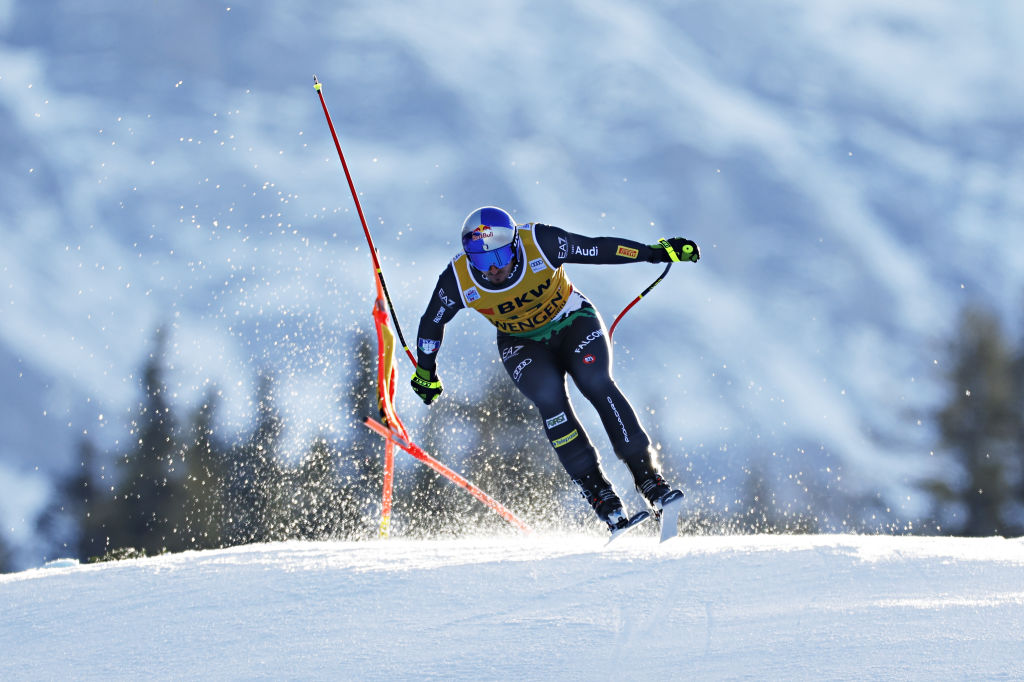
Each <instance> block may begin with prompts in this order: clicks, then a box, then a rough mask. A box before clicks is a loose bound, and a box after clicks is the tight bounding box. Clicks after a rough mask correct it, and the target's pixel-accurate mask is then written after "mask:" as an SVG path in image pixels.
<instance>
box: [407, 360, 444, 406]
mask: <svg viewBox="0 0 1024 682" xmlns="http://www.w3.org/2000/svg"><path fill="white" fill-rule="evenodd" d="M411 383H412V390H414V391H415V392H416V395H418V396H419V397H420V400H422V401H423V403H424V404H425V405H429V404H430V403H432V402H434V401H435V400H437V396H439V395H441V393H442V392H443V391H444V386H442V385H441V380H440V379H438V378H437V373H435V372H434V371H433V370H430V369H423V368H422V367H417V368H416V373H415V374H413V375H412V382H411Z"/></svg>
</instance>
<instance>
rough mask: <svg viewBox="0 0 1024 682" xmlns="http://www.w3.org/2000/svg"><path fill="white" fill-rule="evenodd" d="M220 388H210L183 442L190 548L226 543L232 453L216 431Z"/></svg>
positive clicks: (187, 529)
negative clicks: (229, 468)
mask: <svg viewBox="0 0 1024 682" xmlns="http://www.w3.org/2000/svg"><path fill="white" fill-rule="evenodd" d="M216 406H217V392H216V390H215V389H214V388H210V389H209V390H208V391H207V392H206V395H205V397H204V399H203V401H202V403H201V404H200V405H199V407H198V408H197V409H196V411H195V413H194V414H193V416H192V419H191V428H190V431H189V435H188V437H187V438H185V442H184V445H183V457H182V459H183V461H184V467H185V480H184V483H183V491H184V510H183V516H184V532H185V536H186V543H185V544H186V547H187V548H189V549H212V548H216V547H223V546H224V544H225V542H226V540H227V538H226V536H225V524H226V518H225V506H226V502H225V500H226V496H227V481H228V461H227V457H228V454H227V453H226V452H225V451H224V449H223V448H222V447H221V446H220V444H219V443H218V442H217V440H216V438H215V435H214V417H215V411H216Z"/></svg>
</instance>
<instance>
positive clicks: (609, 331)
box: [608, 263, 672, 342]
mask: <svg viewBox="0 0 1024 682" xmlns="http://www.w3.org/2000/svg"><path fill="white" fill-rule="evenodd" d="M671 267H672V263H669V264H668V265H666V266H665V269H664V270H662V272H661V274H660V275H659V276H658V279H656V280H654V281H653V282H651V285H650V286H649V287H647V288H646V289H644V290H643V291H642V292H641V293H640V295H639V296H637V297H636V298H634V299H633V302H632V303H630V304H629V305H627V306H626V307H625V308H623V309H622V312H621V313H619V314H618V315H617V316H616V317H615V321H614V322H612V326H611V328H610V329H609V330H608V341H609V342H611V340H612V334H613V333H614V332H615V325H617V324H618V323H619V320H621V319H622V317H623V316H624V315H625V314H626V313H628V312H629V309H630V308H632V307H633V306H635V305H636V304H637V303H639V302H640V299H641V298H643V297H644V296H646V295H647V294H649V293H651V289H653V288H654V287H656V286H658V284H660V283H661V280H663V279H665V275H667V274H668V271H669V268H671Z"/></svg>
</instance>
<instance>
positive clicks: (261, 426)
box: [224, 373, 287, 545]
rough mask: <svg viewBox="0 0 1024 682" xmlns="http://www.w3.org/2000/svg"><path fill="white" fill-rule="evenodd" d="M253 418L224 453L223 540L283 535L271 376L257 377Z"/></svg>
mask: <svg viewBox="0 0 1024 682" xmlns="http://www.w3.org/2000/svg"><path fill="white" fill-rule="evenodd" d="M256 406H257V413H258V416H257V423H256V428H255V430H254V431H253V433H252V435H251V436H250V438H249V440H248V441H247V442H246V443H244V444H242V445H240V446H238V447H235V448H232V450H231V451H230V453H229V457H228V480H227V487H226V495H225V510H224V511H225V521H224V522H225V534H224V539H225V540H226V544H228V545H241V544H247V543H251V542H269V541H271V540H280V539H283V538H284V537H285V536H286V530H287V520H286V519H285V517H284V513H283V511H282V507H283V500H282V494H283V491H282V481H283V478H284V472H283V471H282V467H281V464H280V462H279V460H278V456H277V450H278V446H279V444H280V436H281V429H282V421H281V417H280V415H279V414H278V411H277V406H276V404H275V401H274V379H273V376H272V375H271V374H269V373H263V374H262V375H261V376H260V380H259V388H258V392H257V398H256Z"/></svg>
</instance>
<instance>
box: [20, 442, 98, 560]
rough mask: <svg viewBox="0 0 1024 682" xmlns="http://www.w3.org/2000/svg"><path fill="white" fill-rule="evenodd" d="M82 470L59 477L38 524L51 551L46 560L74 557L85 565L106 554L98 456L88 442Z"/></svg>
mask: <svg viewBox="0 0 1024 682" xmlns="http://www.w3.org/2000/svg"><path fill="white" fill-rule="evenodd" d="M78 453H79V456H78V460H79V462H78V466H76V467H74V468H73V469H72V470H71V471H70V472H68V473H67V474H64V475H62V476H58V477H57V482H56V484H55V486H54V496H53V499H52V500H51V502H50V503H49V504H48V505H47V507H46V508H45V509H44V511H43V512H42V514H40V516H39V518H38V519H37V521H36V528H37V531H38V533H39V535H40V536H41V537H42V538H44V539H45V542H46V544H47V545H48V547H49V548H50V549H48V550H47V551H46V555H45V557H44V558H46V559H52V558H56V557H58V556H61V557H65V556H71V557H74V558H76V559H78V560H79V561H85V560H87V559H88V558H89V557H90V556H95V555H96V554H102V553H103V552H104V551H105V550H106V547H105V545H106V534H105V532H104V531H103V529H102V528H100V527H99V526H98V524H97V523H96V521H97V520H98V519H99V518H100V517H101V515H100V514H98V513H97V510H98V507H99V500H97V499H96V495H97V493H99V492H100V491H99V490H98V489H97V485H96V481H95V477H94V475H93V471H94V467H95V466H96V464H95V461H96V452H95V448H94V447H93V445H92V443H91V442H90V441H89V440H88V438H83V439H82V440H81V441H80V442H79V449H78Z"/></svg>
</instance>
